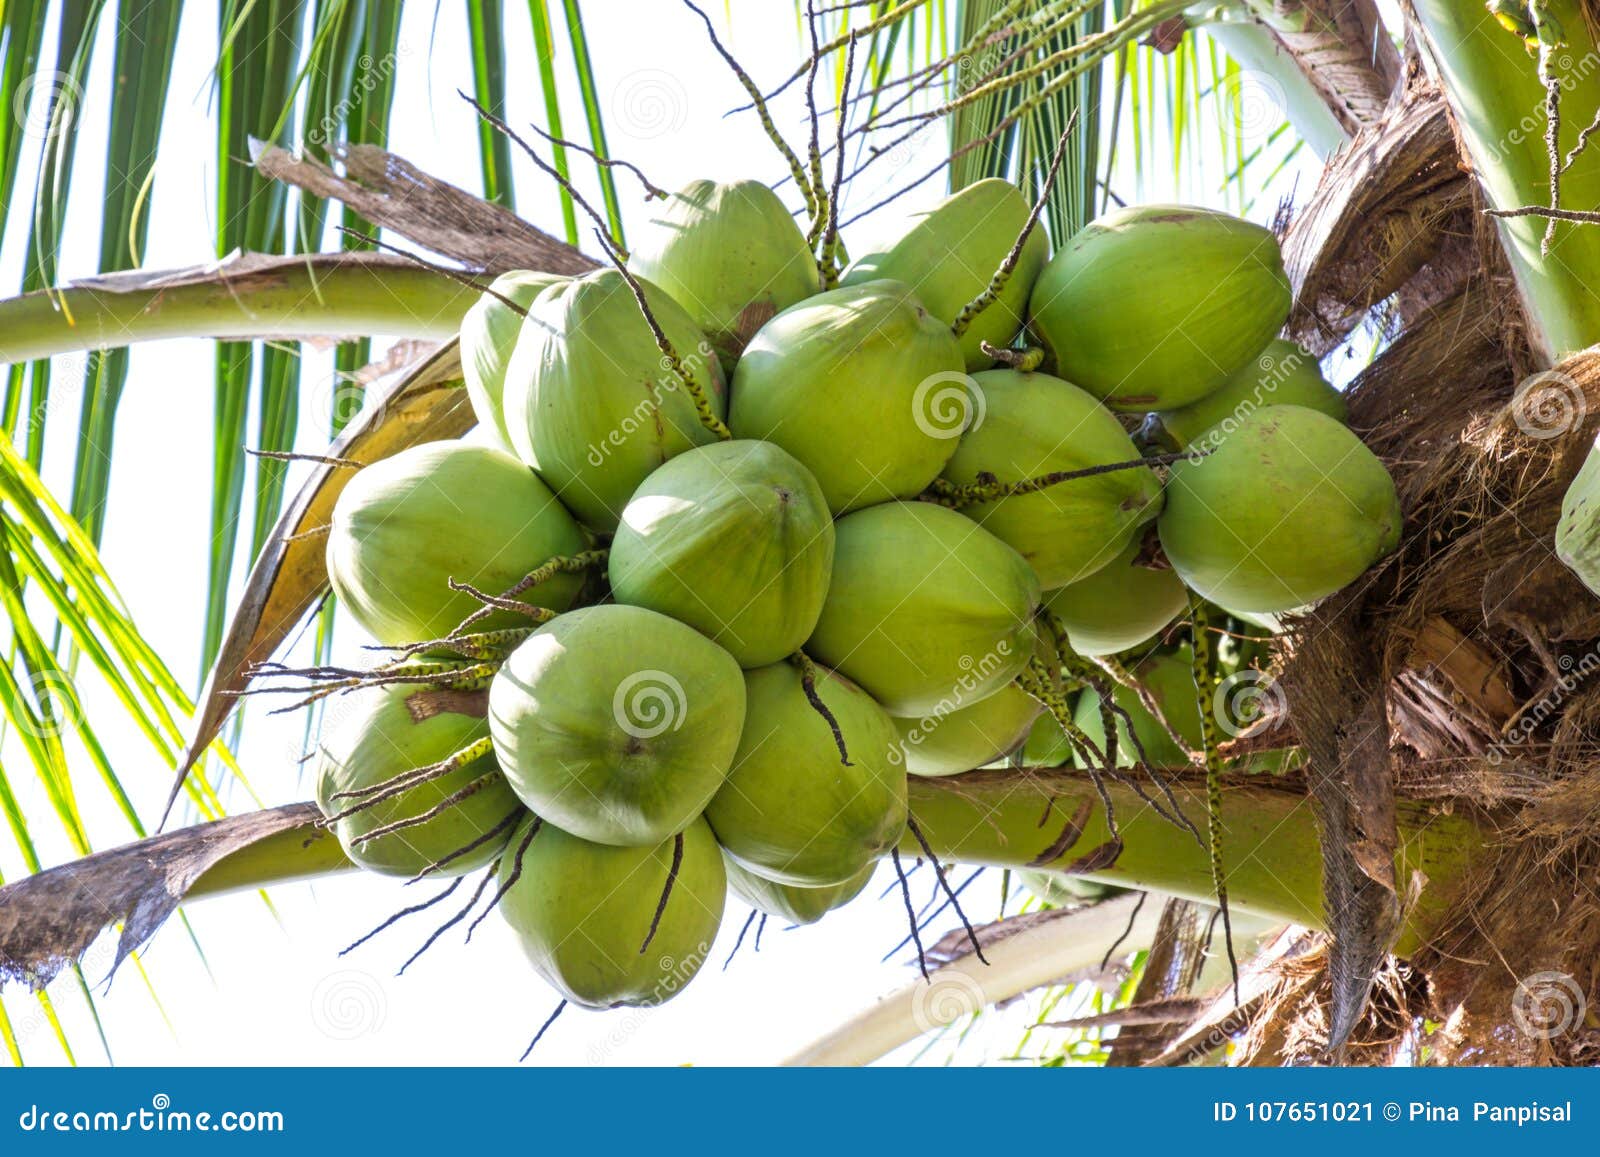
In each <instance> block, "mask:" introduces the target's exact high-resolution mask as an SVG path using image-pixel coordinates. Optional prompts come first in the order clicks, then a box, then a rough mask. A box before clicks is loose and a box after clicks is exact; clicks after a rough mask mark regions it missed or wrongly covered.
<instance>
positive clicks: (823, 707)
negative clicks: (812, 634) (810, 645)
mask: <svg viewBox="0 0 1600 1157" xmlns="http://www.w3.org/2000/svg"><path fill="white" fill-rule="evenodd" d="M789 661H790V662H791V663H793V664H794V665H795V666H796V667H798V668H799V669H800V687H801V689H802V690H804V691H805V693H806V702H807V703H809V704H811V710H813V711H815V712H816V713H817V714H818V715H820V716H822V719H823V722H825V723H826V724H827V725H828V730H829V731H831V732H833V745H834V746H835V747H837V748H838V749H839V762H840V763H842V764H844V765H845V766H846V767H854V766H855V764H853V763H851V762H850V752H849V751H848V750H847V749H846V747H845V745H844V731H843V730H841V729H840V727H839V720H838V719H837V718H836V717H835V716H834V714H833V712H832V711H830V710H828V705H827V704H826V703H824V702H823V701H822V696H821V695H819V694H818V693H817V664H816V662H815V661H814V660H813V659H812V658H811V656H810V655H808V654H806V653H805V652H804V651H796V652H795V653H794V654H793V655H791V656H789Z"/></svg>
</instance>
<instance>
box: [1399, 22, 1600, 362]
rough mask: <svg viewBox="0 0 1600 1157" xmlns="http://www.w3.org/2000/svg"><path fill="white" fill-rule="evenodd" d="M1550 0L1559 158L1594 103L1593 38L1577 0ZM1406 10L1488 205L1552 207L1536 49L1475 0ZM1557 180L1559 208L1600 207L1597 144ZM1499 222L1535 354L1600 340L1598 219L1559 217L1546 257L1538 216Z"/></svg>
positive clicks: (1597, 73) (1598, 95)
mask: <svg viewBox="0 0 1600 1157" xmlns="http://www.w3.org/2000/svg"><path fill="white" fill-rule="evenodd" d="M1548 6H1549V10H1550V12H1551V13H1552V14H1553V15H1554V16H1555V18H1556V20H1557V21H1558V22H1559V24H1560V27H1561V29H1562V33H1563V35H1564V38H1565V43H1564V44H1563V45H1562V46H1561V47H1559V48H1555V49H1553V50H1551V51H1550V52H1548V53H1547V54H1546V55H1547V58H1548V59H1547V69H1548V73H1549V75H1550V76H1551V77H1553V78H1554V79H1555V80H1556V81H1558V82H1559V83H1560V85H1561V90H1562V91H1561V94H1560V103H1559V108H1560V132H1559V134H1558V151H1559V153H1560V157H1561V160H1562V161H1563V162H1564V161H1565V158H1566V157H1567V156H1568V154H1569V153H1571V152H1572V150H1573V148H1574V147H1575V146H1576V144H1577V142H1578V137H1579V134H1580V133H1581V132H1582V131H1583V130H1584V129H1585V128H1586V127H1588V126H1589V125H1590V124H1591V123H1592V122H1593V121H1594V119H1595V114H1596V111H1597V110H1600V45H1597V43H1596V38H1595V31H1594V28H1593V27H1592V26H1591V25H1590V24H1589V22H1588V20H1587V18H1586V13H1585V11H1584V4H1583V3H1581V2H1580V0H1549V5H1548ZM1410 9H1411V20H1412V22H1413V23H1414V24H1415V25H1417V26H1418V27H1419V28H1420V29H1421V31H1422V32H1423V34H1424V37H1425V40H1426V43H1427V45H1428V48H1429V49H1430V51H1431V56H1432V61H1433V68H1434V71H1435V72H1436V74H1437V75H1438V77H1439V80H1440V82H1441V83H1442V85H1443V88H1444V91H1445V97H1446V99H1447V100H1448V101H1449V105H1450V111H1451V114H1452V115H1453V117H1454V119H1455V122H1456V126H1457V129H1458V131H1459V133H1460V137H1461V141H1462V143H1463V145H1464V146H1465V147H1466V152H1467V157H1468V160H1469V161H1470V162H1471V164H1472V169H1473V172H1474V173H1475V174H1476V175H1477V178H1478V181H1479V183H1480V184H1481V186H1482V188H1483V191H1484V194H1485V196H1486V197H1487V198H1488V201H1489V204H1490V206H1491V207H1492V208H1494V209H1515V208H1519V207H1521V206H1525V205H1543V206H1548V205H1549V204H1550V151H1549V148H1548V146H1547V144H1546V141H1545V133H1546V127H1547V118H1546V115H1545V100H1546V90H1545V85H1544V83H1543V82H1541V80H1540V77H1539V59H1538V57H1537V56H1534V55H1529V53H1528V52H1527V51H1525V50H1524V48H1523V45H1522V43H1521V41H1520V40H1519V39H1518V37H1517V36H1516V35H1514V34H1513V33H1511V32H1508V31H1507V30H1506V29H1505V28H1503V27H1501V26H1500V25H1499V24H1498V23H1496V22H1495V20H1493V19H1492V18H1490V17H1489V16H1488V15H1487V14H1486V13H1485V11H1484V9H1483V6H1482V5H1481V4H1479V3H1476V2H1468V0H1412V2H1411V5H1410ZM1560 186H1561V188H1560V201H1561V205H1562V207H1564V208H1569V209H1581V210H1592V209H1594V208H1595V207H1596V206H1597V205H1600V141H1597V142H1596V143H1595V144H1591V145H1590V146H1589V147H1587V148H1586V149H1585V150H1584V151H1583V152H1581V153H1579V154H1578V155H1577V156H1576V157H1575V158H1574V160H1573V163H1572V166H1571V168H1569V169H1567V170H1566V171H1565V172H1564V173H1562V175H1561V179H1560ZM1498 228H1499V232H1500V239H1501V242H1502V244H1503V245H1504V248H1505V252H1506V255H1507V257H1508V258H1509V260H1510V263H1511V268H1512V271H1513V273H1514V274H1515V276H1516V281H1517V289H1518V291H1519V294H1520V296H1521V298H1522V304H1523V306H1524V309H1525V311H1526V313H1527V318H1528V329H1529V333H1528V336H1529V340H1530V342H1531V343H1532V345H1533V347H1534V349H1535V351H1536V352H1537V353H1539V354H1540V355H1541V356H1542V357H1543V358H1544V359H1545V360H1546V361H1547V362H1551V363H1553V362H1555V361H1557V360H1559V359H1560V358H1561V357H1563V356H1564V355H1566V354H1568V353H1572V352H1574V351H1576V350H1579V349H1583V348H1584V347H1586V346H1589V345H1592V344H1594V343H1595V342H1597V341H1600V296H1596V294H1595V293H1594V290H1593V288H1592V285H1591V284H1590V283H1591V282H1592V280H1593V270H1595V269H1600V226H1595V225H1585V224H1577V223H1573V222H1561V221H1558V222H1556V223H1555V224H1554V228H1553V231H1552V233H1551V238H1550V246H1549V255H1548V256H1545V255H1544V254H1543V253H1542V252H1541V246H1542V243H1543V241H1544V237H1545V232H1546V228H1547V222H1546V221H1545V220H1544V219H1543V218H1540V217H1518V218H1512V219H1501V220H1500V221H1499V222H1498Z"/></svg>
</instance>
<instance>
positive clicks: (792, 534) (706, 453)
mask: <svg viewBox="0 0 1600 1157" xmlns="http://www.w3.org/2000/svg"><path fill="white" fill-rule="evenodd" d="M608 566H609V570H610V577H611V591H612V594H613V595H614V596H615V598H616V600H617V601H618V602H619V603H630V604H632V605H635V606H641V607H649V608H650V609H651V610H653V611H660V612H661V613H662V614H665V615H671V616H672V617H673V618H675V619H678V620H680V621H682V622H685V623H688V624H689V625H690V626H691V627H694V628H696V629H697V630H700V631H703V632H704V633H705V634H707V635H708V636H710V637H711V639H712V640H713V641H715V642H717V643H720V644H721V645H722V646H724V647H726V648H727V649H728V651H729V652H731V653H732V655H733V657H734V658H735V659H737V660H738V661H739V665H740V666H741V667H761V666H765V665H766V664H768V663H775V662H777V661H778V660H779V659H781V658H783V657H784V656H785V655H790V654H793V653H794V652H795V651H797V650H799V648H800V645H801V644H802V643H804V642H805V641H806V639H807V638H808V637H810V635H811V631H812V629H813V628H815V627H816V625H817V616H818V615H819V614H821V613H822V600H823V599H824V598H825V597H826V596H827V593H828V579H829V576H830V575H831V574H832V572H833V521H832V519H831V518H830V517H829V515H828V503H827V500H826V499H825V498H823V496H822V488H821V487H820V486H818V485H817V481H816V479H815V478H813V477H812V476H811V472H810V471H809V470H807V469H806V468H805V467H804V466H802V465H800V463H799V462H796V461H795V460H794V458H793V456H791V455H790V454H789V453H787V452H786V451H784V450H783V449H781V448H780V447H778V446H775V445H773V444H772V443H771V442H753V441H745V440H735V441H732V442H718V443H715V444H713V445H710V446H700V447H697V448H696V449H693V450H690V451H689V452H688V453H686V454H680V455H679V456H678V457H676V458H674V459H673V460H672V461H670V462H668V463H667V464H666V465H665V466H663V467H661V469H659V470H657V471H656V472H655V473H654V474H652V475H650V477H648V478H646V479H645V480H644V484H643V485H641V486H640V487H639V489H638V490H637V491H635V492H634V495H633V497H632V498H631V499H630V500H629V501H628V505H627V506H626V507H625V508H624V509H623V511H622V521H621V524H620V525H619V526H618V527H617V534H616V537H615V538H613V539H612V541H611V556H610V561H609V564H608Z"/></svg>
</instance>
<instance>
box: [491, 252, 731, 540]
mask: <svg viewBox="0 0 1600 1157" xmlns="http://www.w3.org/2000/svg"><path fill="white" fill-rule="evenodd" d="M642 288H643V291H644V296H645V300H646V301H647V302H648V303H649V304H650V312H651V313H652V314H653V315H654V316H655V319H656V321H657V323H658V324H659V325H660V326H661V331H662V333H664V334H665V335H666V338H667V340H668V341H669V342H670V343H671V344H672V348H673V349H674V350H675V351H676V352H677V354H678V357H679V359H680V361H681V362H682V364H683V365H684V367H685V368H686V369H687V370H688V372H689V376H690V378H691V379H692V380H693V381H694V382H695V384H696V385H697V386H698V387H699V389H700V391H701V393H702V394H703V395H704V396H705V398H706V402H707V404H708V405H709V406H710V408H711V410H712V412H713V413H714V414H715V415H716V416H717V417H718V418H722V417H723V416H724V415H725V414H726V398H725V394H726V388H725V386H724V382H723V377H722V366H721V365H720V364H719V363H718V361H717V358H716V355H715V353H714V351H713V350H712V348H711V346H710V344H709V343H708V341H707V339H706V335H705V333H704V331H702V330H701V329H700V327H699V326H697V325H695V323H694V321H693V320H692V319H691V318H690V317H689V315H688V314H687V313H685V312H684V311H683V308H682V307H681V306H680V305H678V304H677V303H676V302H675V301H673V300H672V298H671V297H669V296H668V295H667V294H666V293H664V292H662V291H661V290H660V289H657V288H656V287H655V286H653V285H651V284H649V283H648V282H642ZM505 383H506V384H505V398H504V402H503V408H504V411H505V417H506V429H507V433H508V434H509V436H510V438H511V445H512V447H513V448H514V449H515V450H516V452H517V454H518V456H519V457H521V458H522V460H523V461H524V462H527V463H528V464H529V465H531V466H533V467H534V468H535V469H537V470H538V471H539V474H540V476H542V477H543V478H544V480H545V481H546V482H547V483H549V484H550V486H551V488H552V489H554V490H555V492H556V493H557V494H559V495H560V496H561V501H563V502H564V503H566V504H567V506H568V507H570V508H571V510H572V512H573V513H574V514H576V515H577V516H578V518H579V520H580V521H582V522H583V523H584V525H586V526H588V527H590V528H592V529H594V530H596V531H599V532H601V533H603V534H609V533H610V532H612V531H613V530H615V529H616V528H617V519H618V517H619V516H620V515H621V514H622V508H623V507H624V506H626V505H627V503H628V499H629V497H630V496H632V494H633V492H634V491H635V490H636V489H638V487H639V483H641V482H643V481H644V480H645V478H646V477H648V476H649V475H650V473H651V472H652V471H653V470H655V469H656V468H657V467H658V466H660V465H661V464H662V463H663V462H665V461H667V459H669V458H671V457H673V456H674V455H676V454H681V453H683V452H684V451H685V450H688V449H691V448H693V447H695V446H703V445H705V444H706V443H708V442H713V441H715V440H716V435H715V434H713V433H712V432H711V431H710V430H708V429H707V428H706V427H705V426H704V425H703V424H702V423H701V420H700V417H699V414H698V412H697V411H696V409H695V404H694V399H693V397H692V396H691V395H690V392H689V391H688V390H687V389H685V388H684V386H683V384H682V383H681V382H680V381H679V380H678V378H677V376H676V375H675V374H674V373H673V371H672V370H671V369H670V368H669V367H668V366H667V364H666V362H665V360H664V358H663V356H662V353H661V351H660V349H658V348H657V346H656V342H655V337H654V336H653V335H652V333H651V331H650V326H649V324H648V323H647V322H646V321H645V318H644V314H643V313H642V312H641V311H640V309H639V303H638V301H637V300H635V298H634V296H633V291H632V289H631V288H629V286H628V283H627V282H626V280H624V278H623V276H622V274H620V273H618V272H617V271H616V270H614V269H602V270H598V271H597V272H594V273H590V274H588V275H586V276H584V277H576V278H572V279H571V280H568V281H563V282H561V283H560V284H558V285H554V286H551V287H550V288H549V289H547V290H545V291H544V292H543V293H541V294H540V295H539V296H538V297H537V298H536V299H535V300H534V303H533V305H532V306H531V307H530V308H529V310H528V318H527V320H526V321H525V322H524V323H523V326H522V332H521V334H520V336H519V337H518V338H517V347H516V350H515V352H514V353H513V354H512V355H511V362H510V364H509V365H508V366H507V367H506V374H505Z"/></svg>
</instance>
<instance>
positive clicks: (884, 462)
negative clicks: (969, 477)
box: [728, 281, 972, 514]
mask: <svg viewBox="0 0 1600 1157" xmlns="http://www.w3.org/2000/svg"><path fill="white" fill-rule="evenodd" d="M964 382H965V374H964V373H963V372H962V360H961V349H960V347H959V346H958V345H957V344H956V339H955V337H954V336H952V334H951V333H950V323H949V321H948V320H941V319H940V318H937V317H935V316H933V315H932V314H930V313H929V312H928V311H927V309H925V308H924V307H923V306H922V304H921V303H919V302H918V301H917V299H916V298H915V297H913V296H911V291H910V290H908V289H907V288H906V287H905V286H904V285H902V284H900V283H899V282H896V281H871V282H867V283H866V284H864V285H852V286H849V287H847V288H843V289H835V290H832V291H830V292H828V293H822V294H818V295H817V296H816V297H812V298H808V299H806V300H805V301H802V302H801V303H800V304H799V305H795V306H791V307H789V308H788V309H786V310H784V311H783V312H782V313H780V314H779V315H778V316H777V317H775V318H773V319H772V320H771V321H769V322H768V323H767V324H766V325H764V326H762V327H761V330H760V331H759V332H758V333H757V334H756V336H755V337H754V338H752V339H751V340H750V344H749V345H748V346H746V347H745V351H744V356H743V357H741V358H740V359H739V365H738V367H737V368H736V369H735V370H734V374H733V402H732V404H731V406H730V408H729V417H728V424H729V426H730V427H731V428H732V429H733V433H734V436H735V437H737V438H760V439H764V440H766V441H769V442H776V443H777V444H778V445H779V446H782V447H783V448H784V449H785V450H787V451H788V452H789V453H791V454H793V455H794V456H795V457H796V458H798V459H799V460H800V462H801V464H803V465H804V466H805V467H806V468H807V469H808V470H810V471H811V473H812V474H814V475H815V476H816V479H817V482H818V483H819V484H820V485H821V486H822V492H823V494H825V495H827V499H828V509H829V510H831V511H833V513H835V514H842V513H844V512H846V511H850V510H855V509H857V508H859V507H863V506H871V505H873V504H874V503H878V502H883V501H886V500H888V499H891V498H912V497H915V496H916V495H918V494H920V493H922V491H923V490H924V489H925V488H926V487H927V485H928V483H930V482H932V481H933V480H934V479H935V478H937V477H938V476H939V471H940V470H941V469H943V467H944V464H945V462H946V461H947V460H948V459H949V457H950V455H951V454H952V453H953V452H954V451H955V448H956V439H957V438H959V437H960V435H961V431H962V430H963V429H965V427H966V422H967V420H968V418H969V417H970V415H971V411H972V400H971V397H970V395H969V394H968V392H967V390H966V387H965V385H964Z"/></svg>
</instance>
